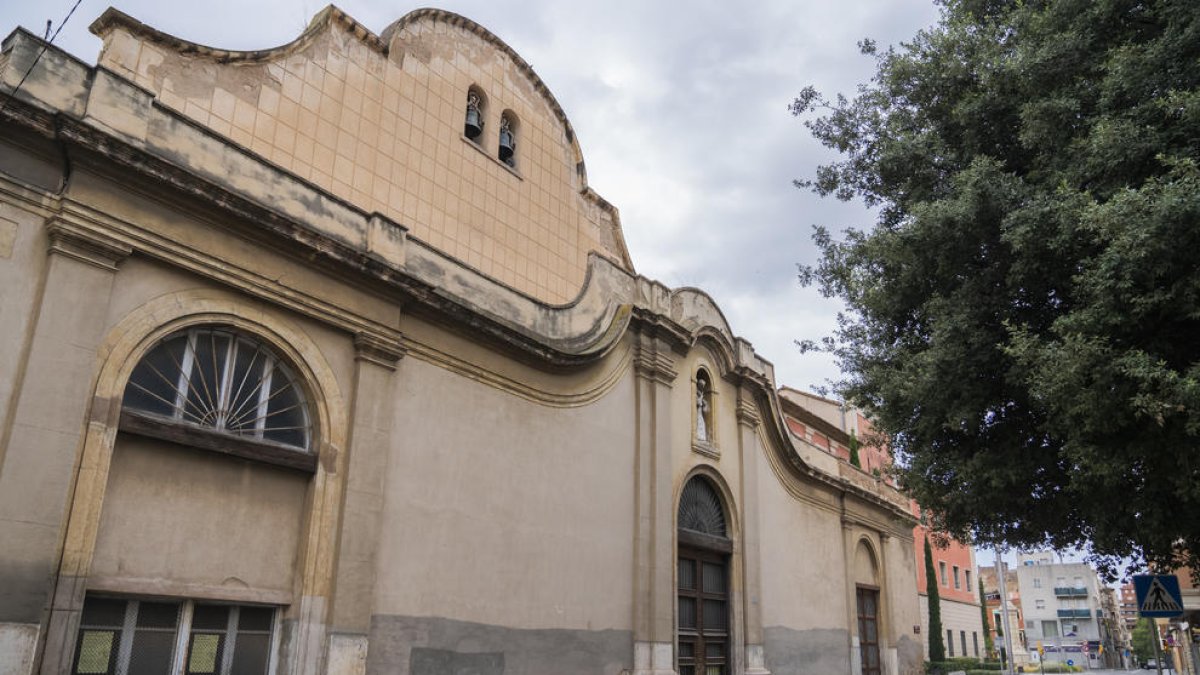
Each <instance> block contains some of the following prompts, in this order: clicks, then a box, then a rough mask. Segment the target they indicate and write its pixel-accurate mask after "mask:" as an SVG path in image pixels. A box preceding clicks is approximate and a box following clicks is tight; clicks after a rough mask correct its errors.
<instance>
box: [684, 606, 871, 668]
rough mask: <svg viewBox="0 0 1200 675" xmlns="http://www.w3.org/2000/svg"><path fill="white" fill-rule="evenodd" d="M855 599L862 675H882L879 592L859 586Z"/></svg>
mask: <svg viewBox="0 0 1200 675" xmlns="http://www.w3.org/2000/svg"><path fill="white" fill-rule="evenodd" d="M855 599H856V601H857V605H858V650H859V658H860V659H861V661H862V675H880V673H881V672H882V664H881V663H880V661H879V591H878V590H877V589H874V588H864V587H862V586H859V587H858V588H857V589H856V590H855ZM705 675H707V674H705Z"/></svg>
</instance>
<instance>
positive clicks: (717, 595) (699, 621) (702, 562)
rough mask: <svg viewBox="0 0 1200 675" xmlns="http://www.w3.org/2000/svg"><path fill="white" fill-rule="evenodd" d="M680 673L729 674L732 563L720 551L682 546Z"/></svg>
mask: <svg viewBox="0 0 1200 675" xmlns="http://www.w3.org/2000/svg"><path fill="white" fill-rule="evenodd" d="M678 616H679V675H727V673H728V672H729V670H728V663H729V563H728V556H727V555H726V554H724V553H721V552H718V551H705V550H703V549H693V548H684V547H680V549H679V615H678Z"/></svg>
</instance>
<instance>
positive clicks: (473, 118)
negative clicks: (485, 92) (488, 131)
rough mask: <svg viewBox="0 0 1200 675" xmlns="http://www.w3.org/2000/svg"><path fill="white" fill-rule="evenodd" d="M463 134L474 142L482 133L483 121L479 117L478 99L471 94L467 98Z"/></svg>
mask: <svg viewBox="0 0 1200 675" xmlns="http://www.w3.org/2000/svg"><path fill="white" fill-rule="evenodd" d="M463 133H464V134H466V136H467V138H469V139H471V140H475V139H476V138H479V134H482V133H483V120H482V119H480V117H479V97H478V96H476V95H474V94H471V95H470V96H468V97H467V121H466V124H464V125H463Z"/></svg>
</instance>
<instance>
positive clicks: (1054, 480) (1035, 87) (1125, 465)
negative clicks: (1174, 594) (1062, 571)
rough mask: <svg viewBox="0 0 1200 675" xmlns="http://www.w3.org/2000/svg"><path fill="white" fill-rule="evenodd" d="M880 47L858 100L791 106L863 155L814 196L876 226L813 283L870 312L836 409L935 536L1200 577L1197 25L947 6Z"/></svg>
mask: <svg viewBox="0 0 1200 675" xmlns="http://www.w3.org/2000/svg"><path fill="white" fill-rule="evenodd" d="M862 47H863V50H864V51H865V52H867V53H869V54H873V55H874V58H875V59H876V61H877V72H876V76H875V78H874V79H873V81H872V82H871V83H870V84H867V85H864V86H862V87H860V89H859V91H858V93H857V95H856V96H855V97H853V98H850V99H847V98H843V97H838V98H837V99H835V100H832V101H829V100H826V99H824V98H822V97H821V96H820V95H819V94H817V93H816V92H815V91H814V90H812V89H811V88H810V89H806V90H805V91H804V92H803V93H802V94H801V96H800V97H799V98H798V99H797V100H796V101H795V103H794V104H793V106H792V110H793V113H794V114H797V115H802V116H806V117H807V118H808V119H807V122H806V124H807V126H808V127H809V128H810V129H811V131H812V133H813V134H814V135H815V136H816V138H818V139H819V140H820V141H821V142H823V143H824V144H825V145H827V146H829V147H831V148H834V149H836V150H838V151H840V152H841V153H842V154H843V159H842V160H841V161H839V162H837V163H834V164H832V165H830V166H824V167H821V168H820V169H818V171H817V173H816V176H815V178H814V179H813V180H812V181H803V182H801V183H802V184H804V185H808V186H810V187H812V188H813V189H815V190H816V191H817V192H818V193H820V194H822V195H835V196H837V197H839V198H842V199H855V198H858V199H862V200H864V201H865V202H866V203H867V204H869V205H871V206H873V207H876V208H877V212H878V222H877V223H876V224H875V226H874V227H873V228H872V229H871V230H868V231H856V230H851V231H849V232H846V233H845V235H844V237H842V238H840V239H838V238H835V237H834V236H832V235H831V234H830V233H829V232H828V231H827V230H825V229H822V228H818V230H817V233H816V236H815V238H816V241H817V243H818V245H819V246H820V248H821V249H822V258H821V260H820V262H819V263H818V264H817V265H816V266H815V267H813V268H804V269H802V273H801V277H802V279H803V280H804V281H806V282H809V283H817V284H819V286H820V288H821V290H822V291H823V292H824V293H825V294H826V295H828V296H836V297H839V298H841V299H843V301H844V302H845V303H846V305H847V307H848V312H846V313H845V314H844V315H843V316H842V317H841V320H840V324H839V328H838V331H837V334H836V335H835V336H833V337H831V338H830V339H829V340H827V341H826V343H825V347H826V348H828V349H831V350H832V351H833V352H834V353H835V354H836V356H837V357H838V359H839V361H840V365H841V367H842V369H843V371H844V373H845V374H846V380H845V381H844V382H842V383H840V384H839V389H840V393H841V394H843V395H844V396H846V397H847V398H848V399H849V400H852V401H854V402H856V403H857V404H859V405H861V406H863V407H864V408H866V409H867V410H868V411H869V412H870V413H871V414H873V415H874V417H875V420H876V422H877V425H878V426H879V428H880V429H881V430H882V431H883V432H884V433H886V434H887V436H888V438H889V439H890V442H891V444H892V448H893V450H894V451H895V453H896V455H897V462H898V463H899V464H900V465H901V467H902V483H903V485H904V487H905V488H906V489H907V490H909V491H910V492H911V494H912V495H913V496H914V497H915V498H916V499H917V501H918V502H919V503H920V504H921V506H922V507H924V509H925V511H926V512H927V513H928V514H930V516H931V517H932V519H933V522H932V523H931V524H932V525H933V527H934V528H935V529H937V530H941V531H944V532H946V533H948V534H951V535H954V536H958V537H963V538H969V539H972V540H974V541H976V542H978V543H983V544H999V545H1002V546H1003V545H1007V546H1015V547H1034V546H1046V545H1049V546H1052V547H1055V548H1058V549H1066V548H1070V547H1073V546H1082V547H1085V548H1090V550H1091V551H1092V552H1093V554H1094V557H1093V561H1095V562H1098V563H1101V565H1102V566H1103V565H1104V563H1109V564H1110V566H1107V569H1108V570H1110V571H1111V570H1112V567H1111V564H1112V563H1114V562H1115V561H1116V560H1118V559H1119V558H1121V557H1124V556H1132V557H1133V558H1134V559H1135V564H1140V563H1141V562H1142V561H1143V560H1148V561H1152V562H1157V563H1162V564H1170V565H1172V566H1174V565H1177V564H1178V563H1180V562H1182V561H1183V560H1182V559H1181V557H1190V558H1191V559H1192V561H1193V562H1195V555H1194V554H1195V553H1197V552H1200V518H1197V517H1194V516H1195V515H1196V514H1198V513H1200V453H1197V452H1196V450H1197V436H1198V434H1200V264H1198V263H1197V260H1196V255H1197V252H1198V251H1200V168H1198V166H1200V165H1198V163H1197V162H1198V159H1200V88H1198V86H1197V84H1198V81H1200V11H1197V8H1196V4H1195V2H1194V0H1161V1H1153V0H1150V1H1141V0H1026V1H1024V2H1016V1H1002V0H944V1H943V3H942V17H941V19H940V21H939V23H938V24H937V25H936V26H933V27H931V28H929V29H927V30H925V31H922V32H920V33H919V34H918V35H917V36H916V37H915V38H913V40H912V41H911V42H910V43H908V44H904V45H902V46H900V47H899V48H896V49H891V50H888V51H878V52H877V51H876V50H875V48H874V45H873V44H871V43H870V42H866V43H864V44H863V45H862ZM814 112H815V113H816V114H815V115H812V116H810V115H811V114H812V113H814ZM1194 568H1195V569H1200V566H1194Z"/></svg>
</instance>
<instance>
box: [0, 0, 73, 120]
mask: <svg viewBox="0 0 1200 675" xmlns="http://www.w3.org/2000/svg"><path fill="white" fill-rule="evenodd" d="M81 2H83V0H75V4H74V5H72V6H71V11H69V12H67V15H66V16H65V17H63V20H62V21H61V22H59V24H58V29H57V30H55V31H54V35H51V34H50V25H51V22H50V20H49V19H47V20H46V37H45V38H43V40H44V42H45V44H43V45H42V50H41V51H39V52H38V54H37V56H35V57H33V63H31V64H29V70H26V71H25V74H24V75H22V76H21V81H20V82H18V83H17V86H16V87H13V90H12V93H10V94H9V95H8V98H6V99H4V100H3V101H0V112H4V108H5V107H6V106H7V105H8V102H9V101H11V100H12V99H14V98H16V96H17V92H19V91H21V85H23V84H25V80H27V79H29V74H30V73H32V72H33V69H34V68H35V67H36V66H37V64H38V61H41V60H42V54H45V53H46V50H47V49H49V48H50V45H52V44H54V39H55V38H57V37H58V34H59V33H61V32H62V29H63V26H65V25H67V22H68V21H70V20H71V15H72V14H74V13H75V10H76V9H79V3H81Z"/></svg>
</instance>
